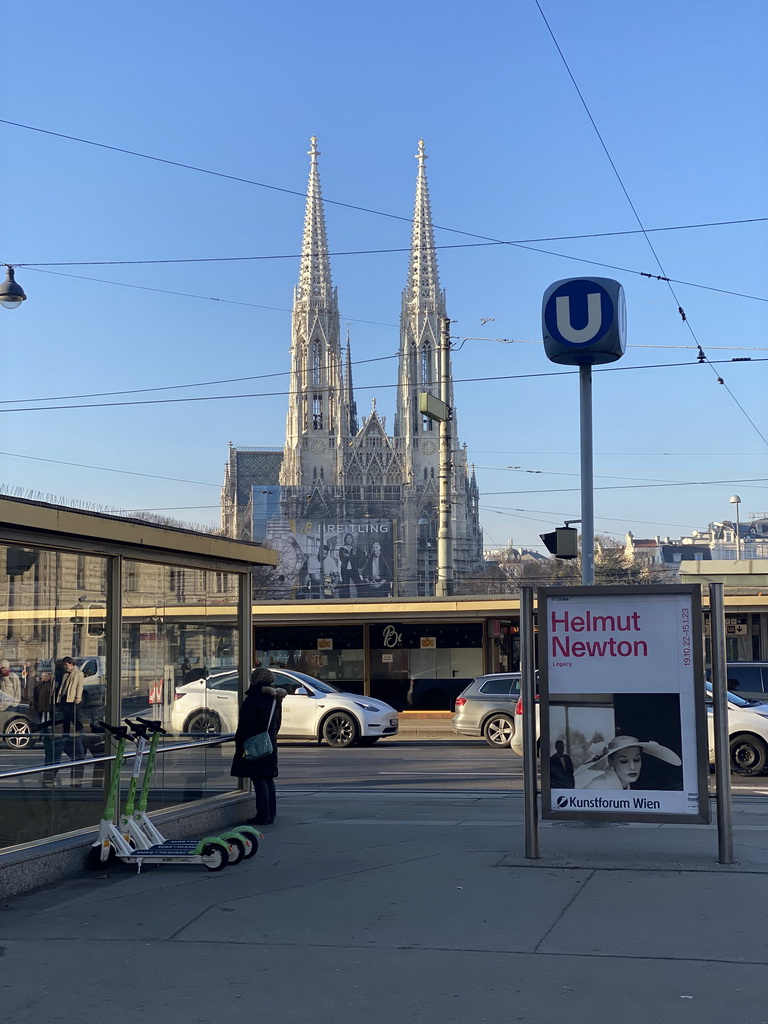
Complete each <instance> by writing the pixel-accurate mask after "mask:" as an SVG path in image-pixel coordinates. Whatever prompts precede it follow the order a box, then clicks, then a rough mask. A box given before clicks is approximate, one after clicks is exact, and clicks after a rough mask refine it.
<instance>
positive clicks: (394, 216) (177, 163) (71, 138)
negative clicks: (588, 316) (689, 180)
mask: <svg viewBox="0 0 768 1024" xmlns="http://www.w3.org/2000/svg"><path fill="white" fill-rule="evenodd" d="M539 10H540V11H541V8H540V7H539ZM542 17H544V14H543V12H542ZM544 20H545V23H546V18H544ZM547 27H549V26H548V25H547ZM550 33H551V29H550ZM552 38H553V39H554V35H553V37H552ZM555 45H557V42H556V41H555ZM558 49H559V47H558ZM561 56H562V54H561ZM563 60H564V61H565V58H563ZM566 67H567V64H566ZM571 77H573V76H571ZM574 85H575V81H574ZM577 88H578V87H577ZM582 102H583V99H582ZM585 106H586V104H585ZM0 124H7V125H9V126H11V127H13V128H23V129H24V130H26V131H31V132H37V133H39V134H41V135H50V136H52V137H54V138H58V139H65V140H67V141H68V142H78V143H80V144H81V145H84V146H94V147H96V148H97V149H107V150H110V151H111V152H114V153H122V154H124V155H126V156H133V157H138V158H140V159H142V160H151V161H153V162H155V163H161V164H167V165H168V166H171V167H179V168H181V169H183V170H187V171H195V172H197V173H198V174H207V175H210V176H212V177H216V178H225V179H227V180H228V181H236V182H240V183H241V184H245V185H254V186H256V187H257V188H264V189H269V190H270V191H273V192H282V193H284V194H285V195H292V196H296V197H298V198H300V199H306V198H307V193H306V192H302V191H300V190H298V189H291V188H285V187H283V186H280V185H270V184H268V183H267V182H263V181H255V180H253V179H252V178H244V177H242V176H240V175H236V174H227V173H225V172H224V171H214V170H211V169H210V168H207V167H198V166H197V165H195V164H188V163H185V162H183V161H181V160H170V159H168V158H166V157H160V156H154V155H152V154H150V153H140V152H138V151H137V150H132V149H127V148H125V147H122V146H111V145H108V144H107V143H104V142H95V141H93V140H92V139H82V138H79V137H78V136H76V135H67V134H65V133H64V132H54V131H51V130H49V129H46V128H38V127H36V126H35V125H29V124H21V123H20V122H18V121H9V120H7V119H6V118H0ZM609 159H610V157H609ZM323 202H324V203H325V204H326V205H331V206H341V207H344V208H345V209H347V210H357V211H358V212H360V213H370V214H372V215H374V216H376V217H386V218H387V219H389V220H399V221H404V222H405V223H408V224H411V223H413V218H412V217H406V216H405V215H403V214H398V213H388V212H386V211H384V210H375V209H372V208H371V207H368V206H359V205H357V204H355V203H345V202H342V201H341V200H338V199H328V198H327V197H324V199H323ZM765 219H766V218H764V217H758V218H752V217H749V218H742V219H739V220H734V221H710V222H708V223H704V224H692V225H688V224H681V225H674V226H672V227H661V228H645V227H643V225H642V224H640V228H639V231H638V232H635V230H634V229H630V230H628V231H618V232H613V231H608V232H595V233H591V234H585V235H584V234H581V235H560V236H557V235H556V236H549V237H545V238H533V239H523V240H522V241H507V240H504V239H499V238H493V237H491V236H490V235H482V234H479V233H478V232H475V231H464V230H462V229H460V228H451V227H447V226H446V225H444V224H435V225H434V227H435V228H436V229H437V230H438V231H449V232H451V233H452V234H458V235H465V236H466V237H468V238H478V239H480V240H481V241H485V242H490V243H492V244H494V245H525V244H527V243H528V242H540V241H541V242H549V241H569V240H578V239H582V238H600V237H610V236H612V235H623V234H635V233H642V234H644V235H647V234H648V233H649V232H651V231H681V230H686V229H688V228H698V227H719V226H721V225H727V224H748V223H754V222H756V221H762V220H765ZM638 223H639V219H638ZM553 255H558V254H553ZM15 265H18V266H24V265H25V264H15Z"/></svg>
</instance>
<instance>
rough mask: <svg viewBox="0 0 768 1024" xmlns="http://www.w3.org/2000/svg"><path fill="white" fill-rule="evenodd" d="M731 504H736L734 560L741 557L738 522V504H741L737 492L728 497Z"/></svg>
mask: <svg viewBox="0 0 768 1024" xmlns="http://www.w3.org/2000/svg"><path fill="white" fill-rule="evenodd" d="M730 501H731V504H732V505H735V506H736V560H737V561H738V560H739V559H740V558H741V527H740V524H739V505H740V504H741V498H740V497H739V496H738V494H732V495H731V498H730Z"/></svg>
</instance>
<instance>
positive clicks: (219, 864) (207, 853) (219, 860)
mask: <svg viewBox="0 0 768 1024" xmlns="http://www.w3.org/2000/svg"><path fill="white" fill-rule="evenodd" d="M201 853H202V856H203V858H204V859H203V864H205V866H206V867H207V868H208V870H209V871H223V870H224V868H225V867H226V866H227V864H228V863H229V858H228V856H227V853H226V851H225V850H224V849H223V848H222V847H221V846H219V845H218V844H216V843H208V844H207V845H206V846H204V847H203V849H202V851H201Z"/></svg>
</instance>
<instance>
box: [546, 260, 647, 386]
mask: <svg viewBox="0 0 768 1024" xmlns="http://www.w3.org/2000/svg"><path fill="white" fill-rule="evenodd" d="M541 320H542V330H543V334H544V350H545V352H546V354H547V357H548V358H549V359H551V360H552V362H553V363H566V364H568V365H570V366H591V365H593V364H595V363H612V362H614V361H615V360H616V359H621V357H622V356H623V355H624V351H625V349H626V344H627V314H626V306H625V303H624V289H623V288H622V286H621V285H620V284H619V282H618V281H613V280H611V279H610V278H607V277H573V278H570V279H569V280H567V281H555V283H554V284H552V285H550V286H549V288H547V290H546V291H545V292H544V299H543V303H542V313H541Z"/></svg>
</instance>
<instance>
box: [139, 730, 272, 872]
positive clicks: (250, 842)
mask: <svg viewBox="0 0 768 1024" xmlns="http://www.w3.org/2000/svg"><path fill="white" fill-rule="evenodd" d="M126 721H127V722H128V725H129V726H130V727H131V729H132V730H133V738H134V739H135V742H136V760H135V762H134V767H133V772H132V774H131V785H130V786H129V787H128V795H127V797H126V801H125V809H124V811H123V815H122V817H121V819H120V828H121V829H122V830H123V831H124V832H125V831H127V832H129V834H130V835H131V837H132V838H133V839H134V840H135V841H136V842H137V844H138V845H141V846H152V845H160V844H163V845H164V848H168V844H169V843H170V842H181V843H184V842H187V841H188V840H183V839H182V840H168V839H166V838H165V837H164V836H163V834H162V833H161V832H160V830H159V829H158V828H157V826H156V825H155V824H154V822H153V821H152V820H151V818H149V817H148V816H147V805H148V803H149V788H150V785H151V783H152V776H153V774H154V770H155V759H156V756H157V747H158V744H159V742H160V737H161V736H165V735H166V731H165V729H163V728H162V726H160V725H159V724H158V723H157V722H153V721H152V719H149V718H138V717H137V718H135V719H126ZM147 733H149V734H151V739H150V741H149V754H148V756H147V767H146V771H145V772H144V781H143V782H142V786H141V794H140V796H139V801H138V805H137V806H136V805H135V793H136V786H135V785H134V784H133V781H134V778H138V776H139V773H140V771H141V760H142V758H143V756H144V751H145V750H146V747H147ZM219 838H220V839H223V840H224V841H225V842H226V843H227V845H228V846H229V863H230V864H239V863H240V862H241V861H243V860H248V859H249V858H251V857H253V856H254V855H255V854H256V851H257V850H258V848H259V839H263V838H264V837H263V835H262V833H261V832H259V830H258V829H257V828H254V826H253V825H237V826H235V827H234V828H231V829H228V830H227V831H226V832H223V833H222V834H221V835H220V836H219Z"/></svg>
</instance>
